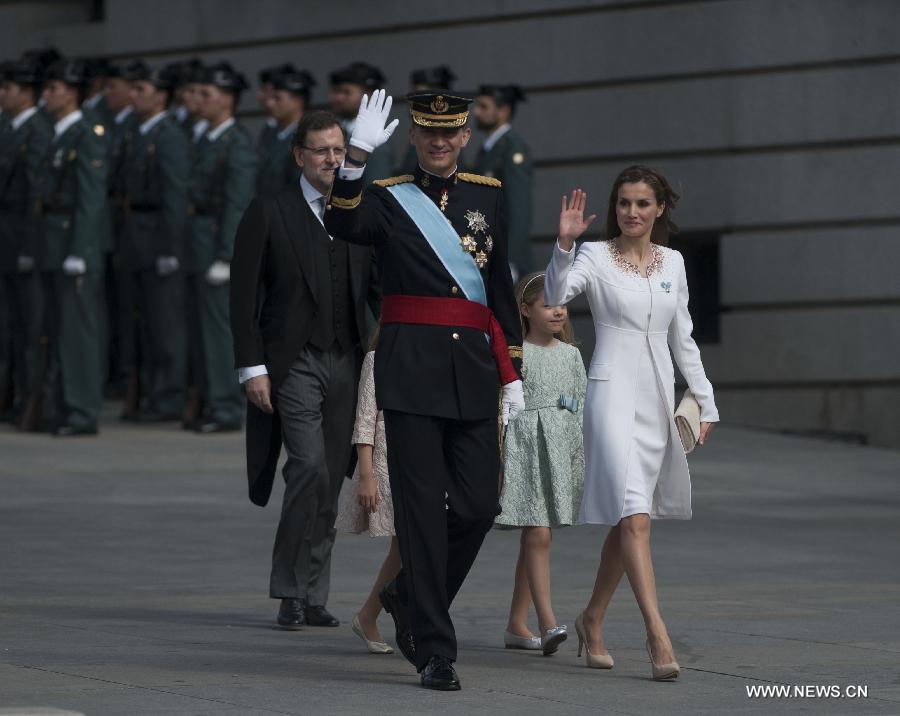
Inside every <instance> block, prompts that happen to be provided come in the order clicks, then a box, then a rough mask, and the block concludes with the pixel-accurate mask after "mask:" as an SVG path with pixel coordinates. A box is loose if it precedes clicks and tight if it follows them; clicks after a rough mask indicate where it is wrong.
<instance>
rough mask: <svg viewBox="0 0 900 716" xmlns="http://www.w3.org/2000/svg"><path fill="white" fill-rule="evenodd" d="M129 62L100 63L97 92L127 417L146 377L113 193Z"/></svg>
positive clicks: (113, 347) (116, 370) (115, 334)
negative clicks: (102, 76) (103, 114)
mask: <svg viewBox="0 0 900 716" xmlns="http://www.w3.org/2000/svg"><path fill="white" fill-rule="evenodd" d="M134 69H135V66H134V65H131V64H130V65H127V66H126V65H116V64H106V65H105V70H104V71H105V73H106V83H105V84H104V86H103V95H104V97H105V100H106V110H107V113H108V117H109V119H108V121H107V122H106V130H107V134H106V136H107V138H108V142H109V160H108V162H107V174H106V184H107V194H108V197H109V201H108V207H109V222H108V233H107V236H106V252H107V262H106V281H105V284H106V306H107V314H108V316H109V327H110V328H109V334H110V356H109V360H110V364H111V366H110V368H111V373H112V380H113V387H114V388H115V390H116V392H117V393H118V394H120V395H123V396H124V398H125V406H124V408H123V410H122V416H121V417H122V418H123V419H124V420H131V419H132V418H133V417H134V414H135V412H136V411H137V408H138V400H139V397H140V387H139V386H144V387H146V383H147V382H148V380H149V377H148V376H147V375H146V371H145V375H144V379H143V380H140V378H139V375H138V371H139V369H140V368H143V366H142V365H139V363H140V359H139V356H140V351H139V349H138V332H137V320H136V317H135V312H134V306H135V295H134V293H135V286H134V283H133V281H132V276H131V272H130V271H129V270H128V268H127V267H126V266H125V265H124V264H123V262H122V255H121V251H120V246H119V245H120V243H121V229H122V215H121V212H120V202H119V200H118V199H119V196H120V194H121V185H122V157H123V155H124V153H125V150H126V147H127V145H128V143H129V142H131V139H132V136H133V134H134V130H135V127H136V119H135V116H134V108H133V107H132V106H131V78H130V74H131V72H132V71H133V70H134Z"/></svg>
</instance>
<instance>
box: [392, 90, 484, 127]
mask: <svg viewBox="0 0 900 716" xmlns="http://www.w3.org/2000/svg"><path fill="white" fill-rule="evenodd" d="M406 101H407V102H409V114H410V117H412V121H413V123H415V124H418V125H419V126H420V127H462V126H463V125H464V124H465V123H466V119H468V117H469V105H470V104H472V98H471V97H467V96H465V95H461V94H455V93H451V92H444V91H442V90H429V91H426V92H411V93H409V94H408V95H406Z"/></svg>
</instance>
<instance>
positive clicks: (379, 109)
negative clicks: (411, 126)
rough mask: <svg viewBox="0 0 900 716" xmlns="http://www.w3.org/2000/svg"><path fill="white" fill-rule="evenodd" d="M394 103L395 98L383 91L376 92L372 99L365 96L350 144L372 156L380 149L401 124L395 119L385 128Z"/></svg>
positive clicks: (360, 104) (360, 105)
mask: <svg viewBox="0 0 900 716" xmlns="http://www.w3.org/2000/svg"><path fill="white" fill-rule="evenodd" d="M393 103H394V99H393V97H391V96H390V95H388V94H387V93H386V92H385V91H384V90H383V89H379V90H375V91H374V92H373V93H372V98H371V99H369V95H367V94H364V95H363V98H362V101H361V102H360V103H359V114H357V115H356V124H354V125H353V135H352V136H351V137H350V144H351V145H352V146H354V147H359V148H360V149H362V150H363V151H364V152H368V153H369V154H371V153H372V152H374V151H375V148H376V147H380V146H381V145H382V144H384V143H385V142H386V141H387V140H388V139H390V138H391V135H392V134H393V133H394V130H395V129H397V125H398V124H400V120H399V119H395V120H394V121H393V122H391V123H390V124H388V125H387V126H385V124H387V121H388V118H389V116H390V113H391V105H392V104H393Z"/></svg>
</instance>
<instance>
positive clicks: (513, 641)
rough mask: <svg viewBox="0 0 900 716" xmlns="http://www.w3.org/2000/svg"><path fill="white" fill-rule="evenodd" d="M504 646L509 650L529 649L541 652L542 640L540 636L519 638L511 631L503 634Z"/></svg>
mask: <svg viewBox="0 0 900 716" xmlns="http://www.w3.org/2000/svg"><path fill="white" fill-rule="evenodd" d="M503 646H505V647H506V648H507V649H528V650H529V651H540V648H541V638H540V637H539V636H519V635H518V634H513V633H512V632H511V631H505V632H503Z"/></svg>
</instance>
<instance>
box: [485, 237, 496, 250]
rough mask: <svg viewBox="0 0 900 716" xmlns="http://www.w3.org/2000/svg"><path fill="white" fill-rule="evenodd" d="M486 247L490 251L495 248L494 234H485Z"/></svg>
mask: <svg viewBox="0 0 900 716" xmlns="http://www.w3.org/2000/svg"><path fill="white" fill-rule="evenodd" d="M484 248H485V249H487V252H488V253H491V251H493V250H494V237H493V236H485V237H484Z"/></svg>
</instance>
